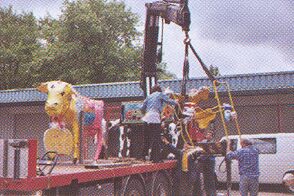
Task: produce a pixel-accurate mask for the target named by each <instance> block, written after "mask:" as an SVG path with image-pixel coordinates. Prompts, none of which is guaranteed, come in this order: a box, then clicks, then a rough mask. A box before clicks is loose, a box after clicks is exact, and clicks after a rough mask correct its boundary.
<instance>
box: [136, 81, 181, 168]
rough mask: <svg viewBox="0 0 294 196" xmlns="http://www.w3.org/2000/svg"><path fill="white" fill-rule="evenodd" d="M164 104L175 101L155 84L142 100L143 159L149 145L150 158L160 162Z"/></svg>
mask: <svg viewBox="0 0 294 196" xmlns="http://www.w3.org/2000/svg"><path fill="white" fill-rule="evenodd" d="M164 104H170V105H176V104H177V102H176V101H175V100H173V99H170V98H169V97H168V96H167V95H166V94H164V93H162V90H161V87H160V86H159V85H155V86H154V87H153V88H152V89H151V94H150V95H149V96H148V97H147V98H146V99H145V100H144V103H143V106H142V108H141V111H142V112H143V114H145V115H144V117H143V118H142V120H143V121H144V122H145V128H144V151H143V157H142V158H143V159H144V157H146V156H148V152H149V149H150V147H151V155H150V160H151V161H153V162H160V161H161V160H162V157H161V150H162V143H161V142H162V141H161V138H160V137H161V133H162V131H161V112H162V110H163V107H164Z"/></svg>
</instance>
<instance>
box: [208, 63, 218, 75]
mask: <svg viewBox="0 0 294 196" xmlns="http://www.w3.org/2000/svg"><path fill="white" fill-rule="evenodd" d="M209 71H210V73H211V74H212V75H213V76H220V72H219V69H218V67H217V66H213V65H210V66H209Z"/></svg>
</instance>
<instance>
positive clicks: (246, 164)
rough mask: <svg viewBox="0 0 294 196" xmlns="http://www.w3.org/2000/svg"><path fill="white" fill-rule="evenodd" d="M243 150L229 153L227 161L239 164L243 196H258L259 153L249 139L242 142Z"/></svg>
mask: <svg viewBox="0 0 294 196" xmlns="http://www.w3.org/2000/svg"><path fill="white" fill-rule="evenodd" d="M241 147H242V148H241V149H239V150H237V151H234V152H229V153H228V154H227V156H226V158H227V159H229V160H232V159H236V160H238V163H239V174H240V192H241V195H242V196H247V195H248V193H250V195H251V196H256V195H258V177H259V151H258V150H257V149H256V148H255V147H254V146H253V145H252V142H251V141H249V140H248V139H242V140H241Z"/></svg>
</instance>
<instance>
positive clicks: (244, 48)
mask: <svg viewBox="0 0 294 196" xmlns="http://www.w3.org/2000/svg"><path fill="white" fill-rule="evenodd" d="M62 1H63V0H0V6H1V7H3V6H4V7H7V6H8V5H12V6H13V8H14V9H15V10H17V11H18V12H21V11H25V12H28V11H32V12H33V13H34V15H35V16H36V17H38V18H39V17H44V16H45V15H47V14H50V15H51V16H53V17H58V16H59V15H60V14H61V9H62ZM121 1H124V2H125V3H126V5H127V7H128V8H129V9H131V11H132V12H134V13H136V14H137V15H138V16H139V17H140V23H139V26H138V29H139V30H141V31H143V28H144V22H145V11H146V9H145V3H151V2H154V1H155V0H121ZM189 9H190V12H191V26H190V32H189V36H190V39H191V44H192V45H193V47H194V48H195V50H196V51H197V53H198V54H199V55H200V57H201V58H202V60H203V62H204V63H205V64H206V65H207V66H210V65H213V66H217V67H218V68H219V70H220V73H221V75H233V74H248V73H263V72H277V71H293V70H294V33H293V32H294V1H293V0H246V1H241V0H238V1H237V0H221V1H220V0H189ZM184 37H185V36H184V32H182V29H181V27H179V26H177V25H175V24H169V25H165V26H164V38H163V39H164V40H163V43H164V44H163V61H164V62H166V63H167V66H168V67H167V69H168V71H170V72H172V73H174V74H176V75H177V77H178V78H181V77H182V66H183V61H184V44H183V40H184ZM189 64H190V75H189V76H190V78H192V77H203V76H205V73H204V71H203V70H202V69H201V67H200V65H199V63H198V62H197V60H196V58H195V57H194V55H193V54H192V52H191V51H190V52H189Z"/></svg>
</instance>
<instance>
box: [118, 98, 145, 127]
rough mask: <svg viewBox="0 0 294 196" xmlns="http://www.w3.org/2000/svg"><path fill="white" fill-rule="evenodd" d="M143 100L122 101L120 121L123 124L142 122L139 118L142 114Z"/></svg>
mask: <svg viewBox="0 0 294 196" xmlns="http://www.w3.org/2000/svg"><path fill="white" fill-rule="evenodd" d="M142 105H143V102H123V103H122V112H121V114H122V115H121V116H122V123H125V124H140V123H143V121H142V120H141V118H142V117H143V114H142V112H141V107H142Z"/></svg>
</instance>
